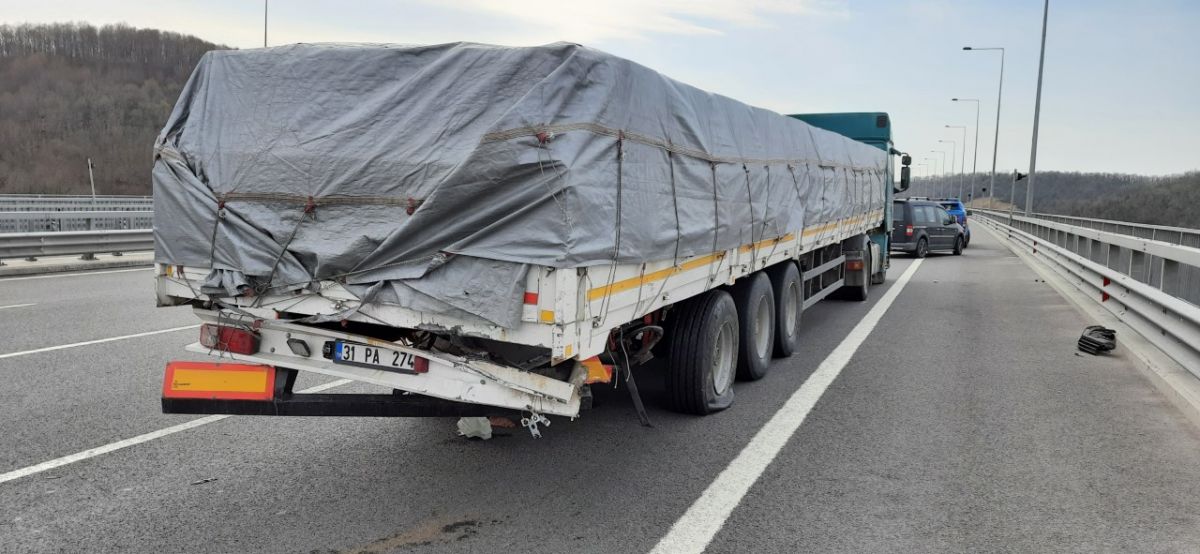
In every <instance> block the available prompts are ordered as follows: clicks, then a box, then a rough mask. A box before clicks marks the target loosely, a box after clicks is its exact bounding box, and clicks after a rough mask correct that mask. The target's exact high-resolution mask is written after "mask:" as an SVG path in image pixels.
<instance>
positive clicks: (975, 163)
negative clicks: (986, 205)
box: [950, 98, 979, 202]
mask: <svg viewBox="0 0 1200 554" xmlns="http://www.w3.org/2000/svg"><path fill="white" fill-rule="evenodd" d="M950 100H951V101H952V102H974V103H975V154H974V156H972V158H971V195H970V196H969V197H968V198H970V199H971V201H972V202H973V201H974V200H975V168H976V166H978V165H979V99H978V98H951V99H950ZM963 154H964V155H965V154H966V152H963Z"/></svg>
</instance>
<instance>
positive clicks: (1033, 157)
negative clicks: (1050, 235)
mask: <svg viewBox="0 0 1200 554" xmlns="http://www.w3.org/2000/svg"><path fill="white" fill-rule="evenodd" d="M1049 17H1050V0H1046V2H1045V4H1044V6H1043V8H1042V52H1041V54H1039V55H1038V82H1037V99H1036V100H1034V102H1033V146H1032V147H1031V148H1032V149H1031V150H1030V152H1029V182H1028V183H1026V184H1025V217H1029V214H1030V213H1032V212H1033V176H1034V175H1035V174H1036V173H1037V139H1038V119H1039V118H1040V117H1041V115H1042V68H1043V67H1044V66H1045V65H1046V20H1047V19H1048V18H1049Z"/></svg>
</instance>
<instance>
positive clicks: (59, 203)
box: [0, 194, 154, 212]
mask: <svg viewBox="0 0 1200 554" xmlns="http://www.w3.org/2000/svg"><path fill="white" fill-rule="evenodd" d="M152 209H154V199H153V198H152V197H149V196H96V197H92V196H75V195H62V194H0V212H69V211H147V210H152Z"/></svg>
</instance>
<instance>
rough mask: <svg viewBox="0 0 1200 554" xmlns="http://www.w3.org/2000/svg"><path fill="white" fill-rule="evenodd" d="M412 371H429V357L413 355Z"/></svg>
mask: <svg viewBox="0 0 1200 554" xmlns="http://www.w3.org/2000/svg"><path fill="white" fill-rule="evenodd" d="M413 372H415V373H429V359H428V358H422V357H420V356H413Z"/></svg>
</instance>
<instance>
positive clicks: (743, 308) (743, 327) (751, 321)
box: [730, 271, 775, 381]
mask: <svg viewBox="0 0 1200 554" xmlns="http://www.w3.org/2000/svg"><path fill="white" fill-rule="evenodd" d="M730 292H732V293H733V301H734V304H736V305H737V313H738V328H739V329H740V332H739V333H738V339H739V341H738V345H739V346H738V364H737V376H738V379H741V380H743V381H757V380H759V379H762V378H763V377H766V375H767V371H768V370H770V369H771V354H772V352H773V351H774V349H775V293H774V292H773V291H771V280H770V279H769V278H767V276H766V275H765V274H764V272H762V271H759V272H755V273H752V274H750V275H747V276H745V277H743V278H742V279H741V281H738V282H737V283H736V284H734V286H733V288H732V289H731V291H730Z"/></svg>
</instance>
